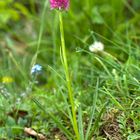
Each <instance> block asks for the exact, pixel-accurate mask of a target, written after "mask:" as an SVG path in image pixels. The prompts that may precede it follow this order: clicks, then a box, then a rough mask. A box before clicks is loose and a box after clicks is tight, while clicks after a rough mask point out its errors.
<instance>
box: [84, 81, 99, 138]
mask: <svg viewBox="0 0 140 140" xmlns="http://www.w3.org/2000/svg"><path fill="white" fill-rule="evenodd" d="M98 86H99V79H97V84H96V89H95V94H94V96H93V105H92V113H91V117H90V121H89V124H88V128H87V132H86V136H85V140H88V136H89V133H90V130H91V126H92V122H93V117H94V113H95V108H96V102H97V95H98Z"/></svg>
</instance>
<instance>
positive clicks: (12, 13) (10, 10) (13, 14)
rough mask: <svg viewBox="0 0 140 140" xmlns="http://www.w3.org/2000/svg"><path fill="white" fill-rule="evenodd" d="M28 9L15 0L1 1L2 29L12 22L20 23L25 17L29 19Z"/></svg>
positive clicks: (0, 17) (0, 20)
mask: <svg viewBox="0 0 140 140" xmlns="http://www.w3.org/2000/svg"><path fill="white" fill-rule="evenodd" d="M29 15H30V14H29V11H28V9H27V8H26V7H25V6H24V5H23V4H22V3H20V2H17V1H15V0H1V1H0V28H4V27H5V26H6V24H7V23H8V22H10V21H15V22H17V21H19V20H20V19H21V18H22V17H23V16H24V17H29Z"/></svg>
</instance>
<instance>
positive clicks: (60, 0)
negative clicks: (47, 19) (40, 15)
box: [50, 0, 69, 10]
mask: <svg viewBox="0 0 140 140" xmlns="http://www.w3.org/2000/svg"><path fill="white" fill-rule="evenodd" d="M50 6H51V9H59V10H68V8H69V0H50Z"/></svg>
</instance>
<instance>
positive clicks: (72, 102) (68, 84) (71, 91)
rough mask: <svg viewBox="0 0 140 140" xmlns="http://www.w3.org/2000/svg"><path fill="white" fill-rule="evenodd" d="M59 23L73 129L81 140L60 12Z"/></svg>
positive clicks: (78, 139)
mask: <svg viewBox="0 0 140 140" xmlns="http://www.w3.org/2000/svg"><path fill="white" fill-rule="evenodd" d="M59 21H60V34H61V51H62V61H63V62H62V63H63V67H64V71H65V76H66V83H67V88H68V95H69V101H70V104H71V111H72V116H73V118H72V119H73V129H74V132H75V134H76V138H77V140H80V136H79V131H78V125H77V119H76V111H75V105H74V97H73V90H72V84H71V79H70V72H69V67H68V62H67V56H66V47H65V39H64V29H63V18H62V13H61V12H59Z"/></svg>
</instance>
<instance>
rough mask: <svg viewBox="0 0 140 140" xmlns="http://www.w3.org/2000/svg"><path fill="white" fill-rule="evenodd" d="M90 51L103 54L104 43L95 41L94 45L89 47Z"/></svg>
mask: <svg viewBox="0 0 140 140" xmlns="http://www.w3.org/2000/svg"><path fill="white" fill-rule="evenodd" d="M89 50H90V51H91V52H95V53H97V52H101V51H103V50H104V44H103V43H102V42H99V41H95V42H94V43H93V44H92V45H90V46H89Z"/></svg>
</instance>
